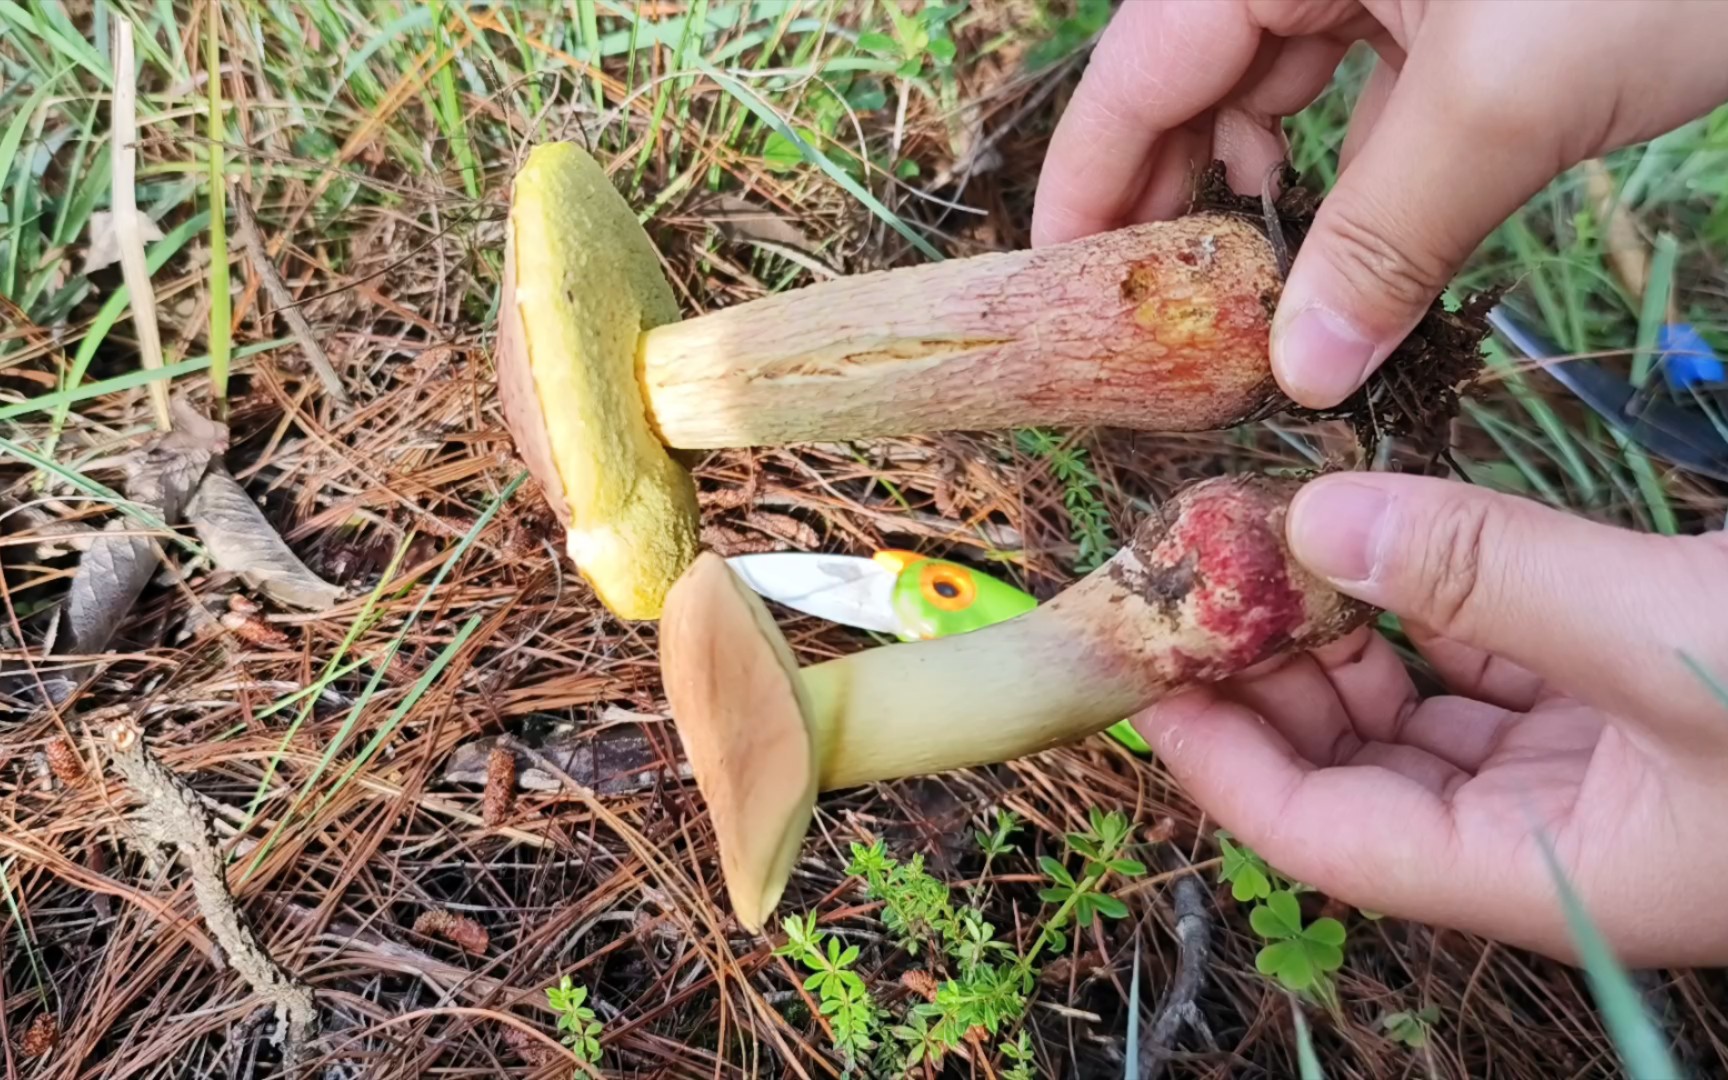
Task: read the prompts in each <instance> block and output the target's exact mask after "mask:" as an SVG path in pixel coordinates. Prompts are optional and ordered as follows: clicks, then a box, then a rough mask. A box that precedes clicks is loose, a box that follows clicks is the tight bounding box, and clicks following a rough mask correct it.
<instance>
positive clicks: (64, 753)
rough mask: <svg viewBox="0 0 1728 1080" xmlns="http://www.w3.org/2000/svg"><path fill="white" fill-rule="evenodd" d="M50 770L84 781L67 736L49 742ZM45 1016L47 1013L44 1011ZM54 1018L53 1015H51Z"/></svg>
mask: <svg viewBox="0 0 1728 1080" xmlns="http://www.w3.org/2000/svg"><path fill="white" fill-rule="evenodd" d="M47 754H48V770H49V771H50V772H52V773H53V774H54V775H55V777H56V778H58V779H59V781H60V782H61V783H62V784H65V785H66V786H67V787H78V786H80V785H82V784H83V783H84V759H83V758H81V757H79V756H78V748H77V747H75V746H73V745H72V743H71V742H70V741H69V740H67V739H65V738H55V739H53V740H50V741H49V743H48V751H47ZM43 1015H44V1016H46V1015H47V1014H46V1013H44V1014H43ZM49 1019H50V1020H52V1019H53V1018H52V1017H49Z"/></svg>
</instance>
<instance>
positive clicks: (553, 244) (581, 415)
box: [497, 143, 698, 619]
mask: <svg viewBox="0 0 1728 1080" xmlns="http://www.w3.org/2000/svg"><path fill="white" fill-rule="evenodd" d="M498 317H499V327H498V358H497V367H498V381H499V394H500V397H501V398H502V401H503V406H504V415H505V419H506V420H507V422H508V423H509V425H510V431H511V434H512V436H513V437H514V439H515V441H516V446H517V450H518V452H519V453H520V454H521V455H522V457H523V458H524V459H525V460H526V461H527V462H528V467H529V469H530V470H531V471H532V472H533V474H534V478H535V479H536V480H537V481H539V483H540V487H541V488H542V490H543V491H544V492H545V496H546V500H547V502H548V503H549V504H550V505H551V507H552V509H553V511H554V512H555V513H557V515H558V516H559V517H560V518H561V519H562V520H563V522H564V525H565V528H566V530H567V541H566V543H567V548H568V551H569V554H570V558H571V559H572V560H573V561H574V562H575V564H576V567H577V569H578V570H579V571H580V572H581V574H582V576H583V577H584V578H585V579H586V580H587V581H588V583H589V584H590V585H592V586H593V587H594V591H595V592H596V593H597V594H598V595H599V597H600V600H601V602H602V603H604V604H605V605H606V606H607V607H608V608H610V609H611V610H612V611H613V612H614V613H615V614H617V615H619V616H621V617H623V618H626V619H652V618H655V617H657V616H658V615H659V614H660V609H661V605H662V603H663V602H664V600H665V595H666V590H667V589H668V588H670V587H671V584H672V582H673V581H675V580H676V579H677V577H678V575H679V573H681V572H682V571H683V569H684V567H686V566H687V565H689V562H690V560H691V559H692V558H694V557H695V554H696V547H697V531H698V525H697V507H696V489H695V485H694V484H693V483H692V481H691V479H690V476H689V474H688V473H686V472H685V471H684V469H683V468H682V467H681V466H680V465H679V464H678V463H677V462H675V461H673V460H672V458H671V457H670V456H668V454H667V452H666V448H665V446H664V445H663V444H662V443H661V441H660V439H659V437H658V436H657V435H656V434H655V433H654V431H653V430H652V429H651V428H650V427H649V425H648V419H647V410H646V409H645V407H644V405H643V401H642V394H641V389H640V382H639V380H638V378H637V370H636V369H637V347H638V343H639V340H640V338H641V335H642V332H643V331H645V330H648V329H650V328H652V327H655V326H659V325H661V324H664V323H669V322H675V321H677V319H678V304H677V301H676V299H675V298H674V297H673V295H672V289H671V286H669V285H668V284H667V282H666V278H665V275H664V274H662V273H661V270H660V262H659V259H658V258H657V257H656V255H655V251H654V245H653V242H652V241H651V240H650V239H649V237H648V234H647V233H646V232H644V231H643V230H642V226H641V225H640V224H638V222H637V220H636V215H635V213H634V212H633V211H632V210H631V209H630V206H629V204H628V203H627V202H626V201H625V200H624V198H623V196H621V195H620V194H618V192H617V190H616V189H615V188H613V186H612V183H611V181H610V180H609V179H608V178H607V176H606V172H605V170H603V169H602V168H601V167H600V164H599V163H598V162H597V161H595V160H594V159H593V158H592V157H590V156H589V155H588V154H587V152H586V151H584V150H583V149H582V148H581V147H579V146H576V145H575V144H573V143H552V144H548V145H544V146H539V147H536V148H535V149H534V150H533V151H532V152H531V153H530V154H529V155H528V160H527V161H526V162H525V163H524V164H523V166H522V170H521V171H520V172H519V173H517V175H516V178H515V186H514V190H513V191H512V195H511V205H510V219H509V222H508V224H507V226H506V231H505V241H504V295H503V300H502V303H501V305H500V310H499V316H498Z"/></svg>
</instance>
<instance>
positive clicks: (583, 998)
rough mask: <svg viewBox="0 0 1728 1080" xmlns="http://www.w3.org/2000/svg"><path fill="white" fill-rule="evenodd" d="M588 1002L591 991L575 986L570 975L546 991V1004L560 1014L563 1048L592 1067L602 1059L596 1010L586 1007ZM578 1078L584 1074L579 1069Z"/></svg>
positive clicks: (559, 1025) (559, 1026)
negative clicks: (595, 1015) (566, 1047)
mask: <svg viewBox="0 0 1728 1080" xmlns="http://www.w3.org/2000/svg"><path fill="white" fill-rule="evenodd" d="M587 1000H588V988H587V987H586V986H574V985H572V984H571V982H570V976H568V975H566V976H564V977H563V978H562V979H560V980H559V981H558V985H557V986H548V987H547V988H546V1002H547V1004H549V1005H551V1006H552V1008H553V1009H555V1010H556V1011H557V1013H558V1031H559V1032H560V1034H561V1035H562V1037H563V1042H564V1045H565V1046H568V1047H569V1048H570V1052H571V1053H572V1054H575V1055H576V1060H578V1061H580V1062H582V1064H584V1065H592V1064H594V1063H595V1062H596V1061H599V1060H600V1028H601V1025H600V1021H599V1020H596V1019H595V1018H594V1010H593V1009H591V1008H589V1007H588V1005H587V1004H586V1002H587ZM577 1075H581V1072H580V1070H578V1072H577Z"/></svg>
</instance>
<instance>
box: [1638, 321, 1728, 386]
mask: <svg viewBox="0 0 1728 1080" xmlns="http://www.w3.org/2000/svg"><path fill="white" fill-rule="evenodd" d="M1656 350H1657V354H1658V355H1659V356H1661V358H1662V361H1661V363H1662V373H1663V376H1664V377H1665V378H1666V379H1667V380H1668V385H1669V386H1670V387H1671V388H1672V389H1674V390H1676V391H1680V390H1690V389H1691V388H1692V387H1694V386H1698V385H1700V384H1702V383H1719V382H1722V381H1723V380H1724V379H1725V378H1728V374H1725V373H1724V372H1723V369H1722V358H1721V357H1720V356H1717V355H1716V350H1715V349H1712V348H1711V347H1710V343H1709V342H1708V341H1705V340H1704V335H1703V334H1700V333H1699V332H1698V331H1697V329H1695V328H1694V327H1693V326H1692V324H1691V323H1669V324H1668V325H1666V326H1664V327H1662V330H1661V332H1660V333H1658V334H1657V335H1656Z"/></svg>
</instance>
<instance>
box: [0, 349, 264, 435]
mask: <svg viewBox="0 0 1728 1080" xmlns="http://www.w3.org/2000/svg"><path fill="white" fill-rule="evenodd" d="M293 341H294V339H293V338H291V337H285V338H272V339H270V340H269V341H255V342H253V343H252V344H250V345H243V346H241V347H240V348H238V349H235V350H234V354H233V357H232V359H234V360H244V359H246V358H247V357H249V356H256V355H258V354H259V353H263V352H269V351H270V350H272V349H280V348H281V347H282V346H284V345H288V344H291V343H292V342H293ZM208 370H210V358H209V357H208V356H190V357H187V358H186V359H184V360H176V361H175V362H174V363H172V364H163V365H162V366H161V367H159V368H156V369H155V370H154V371H146V370H144V369H142V368H139V369H135V370H132V371H128V372H126V373H124V374H121V375H116V376H114V377H113V378H111V379H102V380H100V381H98V382H93V383H84V384H83V385H81V386H79V387H77V388H76V389H72V390H55V391H52V392H51V393H47V394H37V395H35V396H33V397H30V398H27V399H26V400H24V401H17V402H13V403H12V404H10V405H0V420H13V419H16V418H17V417H20V416H28V415H30V414H31V413H38V412H46V411H48V410H49V409H59V408H60V407H61V406H63V405H75V404H77V403H78V402H80V401H89V400H90V399H91V398H99V397H105V396H107V395H109V394H119V393H123V392H125V391H127V390H136V389H138V388H139V387H141V386H149V385H150V384H151V383H153V382H162V381H168V380H172V379H177V378H179V377H180V376H182V375H196V374H198V373H199V372H201V371H208Z"/></svg>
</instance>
